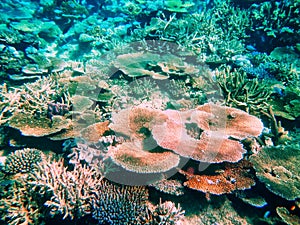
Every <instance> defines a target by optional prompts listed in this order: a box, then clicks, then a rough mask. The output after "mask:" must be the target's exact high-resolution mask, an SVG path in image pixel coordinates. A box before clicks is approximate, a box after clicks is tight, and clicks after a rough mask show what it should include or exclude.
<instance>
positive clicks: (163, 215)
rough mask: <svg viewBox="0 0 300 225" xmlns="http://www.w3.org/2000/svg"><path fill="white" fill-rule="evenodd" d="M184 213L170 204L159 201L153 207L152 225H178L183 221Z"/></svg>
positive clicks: (169, 202) (178, 207)
mask: <svg viewBox="0 0 300 225" xmlns="http://www.w3.org/2000/svg"><path fill="white" fill-rule="evenodd" d="M184 213H185V211H184V210H183V209H182V208H181V207H180V205H179V204H178V206H177V207H176V205H175V204H174V203H173V202H171V201H166V202H162V201H161V199H160V202H159V204H158V205H157V206H156V207H155V209H154V211H153V212H152V214H153V215H152V216H153V224H159V225H163V224H164V225H176V224H180V223H181V222H182V220H183V219H184Z"/></svg>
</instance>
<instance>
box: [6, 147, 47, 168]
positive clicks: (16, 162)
mask: <svg viewBox="0 0 300 225" xmlns="http://www.w3.org/2000/svg"><path fill="white" fill-rule="evenodd" d="M41 161H42V152H41V151H40V150H37V149H32V148H24V149H22V150H16V151H15V152H13V153H11V154H9V155H8V156H7V158H6V160H5V163H4V168H3V170H4V172H5V173H8V174H16V173H28V172H32V171H33V170H34V169H35V168H36V166H37V165H38V164H39V163H40V162H41Z"/></svg>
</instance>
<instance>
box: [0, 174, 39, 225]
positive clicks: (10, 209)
mask: <svg viewBox="0 0 300 225" xmlns="http://www.w3.org/2000/svg"><path fill="white" fill-rule="evenodd" d="M42 210H43V207H42V205H41V204H40V201H39V200H38V198H37V196H36V193H34V192H32V190H31V187H30V186H29V185H28V184H27V180H26V179H23V178H18V180H17V181H13V184H12V185H11V187H9V190H7V196H6V197H4V198H1V199H0V214H1V219H2V221H5V222H6V223H7V224H10V225H36V224H41V225H43V224H45V223H44V221H43V217H44V216H43V214H42V213H43V211H42Z"/></svg>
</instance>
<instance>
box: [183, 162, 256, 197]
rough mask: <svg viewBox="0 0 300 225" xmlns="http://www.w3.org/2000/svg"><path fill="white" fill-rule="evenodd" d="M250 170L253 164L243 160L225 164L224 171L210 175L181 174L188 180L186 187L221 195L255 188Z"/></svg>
mask: <svg viewBox="0 0 300 225" xmlns="http://www.w3.org/2000/svg"><path fill="white" fill-rule="evenodd" d="M250 168H251V163H250V162H248V161H246V160H242V161H240V162H239V163H235V164H230V163H225V164H224V169H223V170H218V171H219V172H215V173H214V174H210V175H206V174H202V175H194V174H190V173H188V172H185V171H182V170H181V171H180V173H182V174H184V175H185V176H186V178H187V181H186V182H185V183H184V185H185V186H187V187H189V188H191V189H194V190H197V191H201V192H204V193H209V194H215V195H221V194H227V193H232V192H233V191H235V190H244V189H248V188H250V187H251V186H253V185H254V184H255V181H254V178H253V175H252V174H250V173H249V169H250Z"/></svg>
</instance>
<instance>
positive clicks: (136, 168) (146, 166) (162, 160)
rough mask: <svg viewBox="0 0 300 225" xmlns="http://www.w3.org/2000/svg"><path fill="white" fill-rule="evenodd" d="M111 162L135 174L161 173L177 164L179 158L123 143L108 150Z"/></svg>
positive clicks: (130, 143) (171, 154) (138, 145)
mask: <svg viewBox="0 0 300 225" xmlns="http://www.w3.org/2000/svg"><path fill="white" fill-rule="evenodd" d="M108 154H109V155H110V157H111V158H112V161H113V162H114V163H115V164H116V165H119V166H121V167H123V168H124V169H126V170H128V171H132V172H137V173H162V172H166V171H168V170H170V169H172V168H175V167H176V166H177V165H178V164H179V156H178V155H176V154H174V153H172V152H167V151H161V152H159V151H154V152H151V149H149V150H148V149H145V148H144V147H143V146H142V144H141V143H133V142H124V143H122V144H120V145H118V146H116V147H113V148H111V149H110V150H109V153H108Z"/></svg>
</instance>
